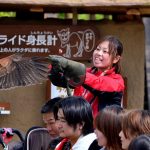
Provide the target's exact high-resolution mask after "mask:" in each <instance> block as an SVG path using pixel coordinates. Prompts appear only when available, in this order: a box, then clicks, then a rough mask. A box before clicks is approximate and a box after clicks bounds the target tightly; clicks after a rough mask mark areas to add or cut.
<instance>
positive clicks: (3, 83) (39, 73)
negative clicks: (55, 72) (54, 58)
mask: <svg viewBox="0 0 150 150" xmlns="http://www.w3.org/2000/svg"><path fill="white" fill-rule="evenodd" d="M48 66H49V64H48V62H46V61H41V57H24V56H23V54H19V53H16V54H13V55H10V56H7V57H5V58H2V59H0V90H3V89H9V88H15V87H18V86H28V85H33V84H38V83H42V82H43V81H44V80H47V79H48V72H49V68H48Z"/></svg>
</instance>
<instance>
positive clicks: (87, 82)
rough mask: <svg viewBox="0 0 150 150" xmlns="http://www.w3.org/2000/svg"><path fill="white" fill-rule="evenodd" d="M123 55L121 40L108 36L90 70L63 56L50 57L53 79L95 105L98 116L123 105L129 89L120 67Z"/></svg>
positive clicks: (52, 80)
mask: <svg viewBox="0 0 150 150" xmlns="http://www.w3.org/2000/svg"><path fill="white" fill-rule="evenodd" d="M122 53H123V45H122V43H121V42H120V40H119V39H118V38H117V37H115V36H106V37H104V38H103V39H101V40H100V42H99V43H98V45H97V47H96V49H95V50H94V51H93V56H92V61H93V63H92V64H93V65H92V67H90V68H86V69H85V66H84V65H83V64H81V63H78V62H75V61H71V60H68V59H66V58H64V57H62V56H58V55H49V61H50V62H51V64H52V65H51V69H50V75H49V78H50V80H51V82H52V83H53V84H54V85H55V86H60V87H65V88H66V87H67V85H68V84H69V86H70V87H71V88H73V89H74V96H82V97H84V98H85V99H86V100H87V101H88V102H89V103H90V104H91V107H92V110H93V115H94V117H95V116H96V115H97V113H98V111H99V110H101V109H103V108H104V107H106V106H108V105H113V104H116V105H121V101H122V97H123V91H124V88H125V86H124V80H123V77H122V75H121V74H120V64H119V63H120V60H121V56H122Z"/></svg>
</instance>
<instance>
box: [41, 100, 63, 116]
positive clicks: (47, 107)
mask: <svg viewBox="0 0 150 150" xmlns="http://www.w3.org/2000/svg"><path fill="white" fill-rule="evenodd" d="M61 99H62V98H61V97H55V98H53V99H50V100H48V101H47V102H46V103H45V104H44V105H43V106H42V109H41V113H42V114H44V113H48V112H53V108H54V105H55V104H56V103H57V102H59V101H60V100H61Z"/></svg>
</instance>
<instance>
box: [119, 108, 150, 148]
mask: <svg viewBox="0 0 150 150" xmlns="http://www.w3.org/2000/svg"><path fill="white" fill-rule="evenodd" d="M141 134H150V111H148V110H142V109H134V110H127V111H126V112H125V113H123V118H122V130H121V132H120V133H119V136H120V138H121V142H122V148H123V149H125V150H127V149H128V146H129V144H130V143H131V141H132V140H133V139H134V138H135V137H137V136H139V135H141Z"/></svg>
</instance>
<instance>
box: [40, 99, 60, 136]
mask: <svg viewBox="0 0 150 150" xmlns="http://www.w3.org/2000/svg"><path fill="white" fill-rule="evenodd" d="M61 99H62V98H61V97H56V98H53V99H50V100H49V101H47V102H46V103H45V104H44V105H43V106H42V109H41V113H42V117H43V121H44V123H45V125H46V128H47V129H48V132H49V134H50V135H51V137H52V138H55V137H57V136H58V127H57V124H56V120H55V118H54V114H53V108H54V105H55V104H56V103H57V102H59V101H60V100H61Z"/></svg>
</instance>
